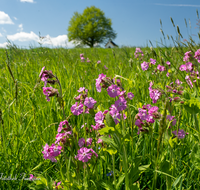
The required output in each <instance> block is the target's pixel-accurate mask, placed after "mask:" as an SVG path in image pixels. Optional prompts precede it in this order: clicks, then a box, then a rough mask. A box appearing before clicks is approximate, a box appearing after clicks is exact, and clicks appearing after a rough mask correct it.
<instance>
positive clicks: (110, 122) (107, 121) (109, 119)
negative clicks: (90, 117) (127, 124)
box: [106, 112, 115, 127]
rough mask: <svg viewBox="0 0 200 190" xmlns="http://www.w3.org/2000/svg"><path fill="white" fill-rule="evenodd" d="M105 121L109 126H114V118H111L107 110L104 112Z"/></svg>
mask: <svg viewBox="0 0 200 190" xmlns="http://www.w3.org/2000/svg"><path fill="white" fill-rule="evenodd" d="M106 123H107V125H108V126H109V127H115V122H114V119H113V118H112V116H111V115H110V113H109V112H108V113H107V114H106Z"/></svg>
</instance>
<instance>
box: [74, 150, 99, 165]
mask: <svg viewBox="0 0 200 190" xmlns="http://www.w3.org/2000/svg"><path fill="white" fill-rule="evenodd" d="M91 152H92V153H91ZM93 153H94V152H93V151H91V149H88V148H85V147H82V148H80V149H79V150H78V154H77V156H76V158H77V159H78V160H79V161H82V162H88V160H90V159H91V158H92V154H93ZM95 155H96V156H98V155H97V154H95Z"/></svg>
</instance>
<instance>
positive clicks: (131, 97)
mask: <svg viewBox="0 0 200 190" xmlns="http://www.w3.org/2000/svg"><path fill="white" fill-rule="evenodd" d="M127 96H128V98H129V99H130V100H132V99H133V98H134V94H133V93H132V92H129V93H128V94H127Z"/></svg>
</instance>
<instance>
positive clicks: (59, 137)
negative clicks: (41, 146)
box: [55, 120, 72, 144]
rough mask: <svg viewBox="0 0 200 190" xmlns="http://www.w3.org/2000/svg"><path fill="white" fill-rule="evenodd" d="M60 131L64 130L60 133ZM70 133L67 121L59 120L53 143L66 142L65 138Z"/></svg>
mask: <svg viewBox="0 0 200 190" xmlns="http://www.w3.org/2000/svg"><path fill="white" fill-rule="evenodd" d="M61 131H64V132H63V133H61ZM69 135H72V130H71V126H70V125H69V123H68V121H67V120H65V121H61V122H60V124H59V127H58V134H57V135H56V141H55V144H60V143H62V144H64V143H65V142H66V138H69V137H70V136H69Z"/></svg>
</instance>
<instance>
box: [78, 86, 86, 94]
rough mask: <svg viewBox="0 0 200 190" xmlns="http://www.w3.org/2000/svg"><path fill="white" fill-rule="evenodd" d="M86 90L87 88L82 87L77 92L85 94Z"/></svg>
mask: <svg viewBox="0 0 200 190" xmlns="http://www.w3.org/2000/svg"><path fill="white" fill-rule="evenodd" d="M84 90H85V87H80V88H79V89H78V90H77V91H78V92H79V93H80V92H83V91H84Z"/></svg>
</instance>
